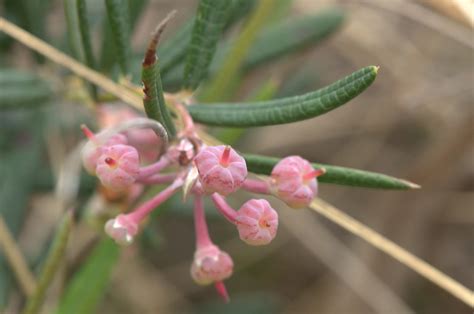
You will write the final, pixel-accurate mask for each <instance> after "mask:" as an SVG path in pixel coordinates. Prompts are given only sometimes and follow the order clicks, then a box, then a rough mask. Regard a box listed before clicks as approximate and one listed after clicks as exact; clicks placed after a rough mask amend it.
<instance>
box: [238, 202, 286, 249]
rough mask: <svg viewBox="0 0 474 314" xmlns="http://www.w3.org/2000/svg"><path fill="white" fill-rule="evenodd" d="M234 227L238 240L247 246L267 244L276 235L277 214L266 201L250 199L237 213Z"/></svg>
mask: <svg viewBox="0 0 474 314" xmlns="http://www.w3.org/2000/svg"><path fill="white" fill-rule="evenodd" d="M236 225H237V229H238V230H239V236H240V238H241V239H242V241H244V242H246V243H247V244H250V245H265V244H269V243H270V242H271V241H272V240H273V239H274V238H275V236H276V233H277V229H278V214H277V212H276V211H275V210H274V209H273V208H272V207H271V206H270V203H268V202H267V201H266V200H264V199H259V200H256V199H252V200H249V201H247V202H246V203H245V204H244V205H242V207H241V208H240V209H239V210H238V211H237V219H236Z"/></svg>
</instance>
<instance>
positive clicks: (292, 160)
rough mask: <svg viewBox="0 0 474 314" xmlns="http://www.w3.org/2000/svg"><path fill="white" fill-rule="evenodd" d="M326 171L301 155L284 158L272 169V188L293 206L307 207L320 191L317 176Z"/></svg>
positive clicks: (279, 196) (278, 195)
mask: <svg viewBox="0 0 474 314" xmlns="http://www.w3.org/2000/svg"><path fill="white" fill-rule="evenodd" d="M324 172H325V171H324V169H314V168H313V167H312V166H311V164H310V163H309V162H308V161H307V160H306V159H303V158H301V157H299V156H290V157H286V158H283V159H282V160H280V162H278V163H277V164H276V165H275V167H274V168H273V170H272V174H271V177H272V180H273V182H272V190H273V192H274V194H275V195H276V196H277V197H278V198H280V199H281V200H282V201H284V202H285V203H286V204H287V205H288V206H290V207H292V208H303V207H307V206H308V205H309V204H310V203H311V201H312V200H313V198H314V197H315V196H316V194H317V192H318V182H317V180H316V177H318V176H320V175H322V174H324Z"/></svg>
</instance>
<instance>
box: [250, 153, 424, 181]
mask: <svg viewBox="0 0 474 314" xmlns="http://www.w3.org/2000/svg"><path fill="white" fill-rule="evenodd" d="M243 156H244V158H245V161H246V162H247V169H248V170H249V171H250V172H253V173H256V174H264V175H270V174H271V172H272V169H273V166H275V164H276V163H277V162H278V161H280V160H281V158H276V157H267V156H261V155H253V154H243ZM312 165H313V167H315V168H325V169H326V173H325V174H324V175H322V176H320V177H318V181H319V182H323V183H332V184H339V185H348V186H358V187H366V188H376V189H395V190H407V189H413V188H417V187H418V186H417V185H416V184H413V183H411V182H409V181H406V180H403V179H398V178H395V177H391V176H388V175H385V174H380V173H375V172H370V171H363V170H357V169H352V168H345V167H339V166H331V165H325V164H320V163H312Z"/></svg>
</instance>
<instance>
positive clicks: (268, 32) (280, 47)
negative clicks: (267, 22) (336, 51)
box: [244, 8, 344, 70]
mask: <svg viewBox="0 0 474 314" xmlns="http://www.w3.org/2000/svg"><path fill="white" fill-rule="evenodd" d="M343 21H344V12H343V11H342V10H341V9H337V8H332V9H328V10H325V11H322V12H320V13H317V14H314V15H303V16H301V17H298V18H294V19H290V20H285V21H283V22H280V23H277V24H275V25H273V26H271V27H269V28H267V29H265V30H264V31H263V32H261V33H260V34H259V36H258V38H257V40H256V41H255V44H254V45H253V46H252V48H251V49H250V51H249V54H248V58H247V59H246V61H245V63H244V69H245V70H250V69H252V68H253V67H255V66H257V65H260V64H262V63H267V62H269V61H272V60H273V59H275V58H278V57H280V56H283V55H286V54H289V53H292V52H295V51H299V50H301V49H303V48H306V47H308V46H310V45H313V44H315V43H319V42H321V41H322V40H323V39H325V38H326V37H328V36H329V35H331V34H333V33H334V32H335V31H336V30H338V29H339V27H340V26H341V25H342V22H343Z"/></svg>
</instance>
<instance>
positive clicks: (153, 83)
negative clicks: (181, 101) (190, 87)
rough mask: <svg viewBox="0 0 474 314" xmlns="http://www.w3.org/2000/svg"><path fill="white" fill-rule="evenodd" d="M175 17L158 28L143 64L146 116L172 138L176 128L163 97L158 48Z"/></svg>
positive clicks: (164, 21)
mask: <svg viewBox="0 0 474 314" xmlns="http://www.w3.org/2000/svg"><path fill="white" fill-rule="evenodd" d="M173 15H174V12H173V13H172V14H169V15H168V16H167V17H166V18H165V19H164V20H163V22H161V23H160V25H158V27H157V28H156V30H155V32H154V33H153V35H152V39H151V40H150V43H149V44H148V49H147V51H146V53H145V57H144V59H143V62H142V82H143V93H144V97H143V105H144V107H145V112H146V115H147V116H148V117H149V118H150V119H154V120H156V121H158V122H160V123H161V124H163V126H164V127H165V129H166V131H167V132H168V134H169V136H170V138H173V137H174V136H175V135H176V127H175V126H174V123H173V120H172V119H171V115H170V113H169V111H168V108H167V107H166V103H165V98H164V96H163V85H162V83H161V76H160V68H159V63H158V59H157V57H156V46H157V45H158V42H159V39H160V36H161V34H162V32H163V31H164V28H165V26H166V23H167V22H168V21H169V19H170V18H171V17H172V16H173Z"/></svg>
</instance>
